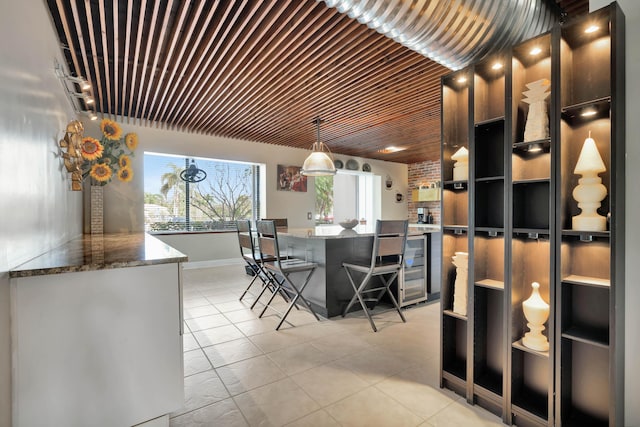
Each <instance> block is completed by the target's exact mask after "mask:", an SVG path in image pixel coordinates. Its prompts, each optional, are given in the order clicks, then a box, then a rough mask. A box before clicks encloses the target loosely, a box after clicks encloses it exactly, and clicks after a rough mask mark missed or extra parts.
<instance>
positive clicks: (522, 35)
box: [318, 0, 560, 70]
mask: <svg viewBox="0 0 640 427" xmlns="http://www.w3.org/2000/svg"><path fill="white" fill-rule="evenodd" d="M318 1H324V2H325V3H326V4H327V6H329V7H333V8H336V9H337V10H338V11H339V12H340V13H346V14H347V15H348V16H349V17H351V18H353V19H357V20H358V21H359V22H360V23H362V24H366V25H367V26H368V27H370V28H372V29H374V30H376V31H378V32H379V33H381V34H384V35H385V36H387V37H389V38H391V39H393V40H395V41H397V42H398V43H400V44H402V45H404V46H406V47H408V48H409V49H411V50H414V51H416V52H418V53H420V54H422V55H424V56H426V57H428V58H430V59H432V60H434V61H436V62H438V63H440V64H442V65H444V66H445V67H448V68H451V69H453V70H458V69H460V68H463V67H465V66H466V65H468V64H471V63H473V62H476V61H478V60H480V59H482V58H484V57H485V56H487V55H488V54H489V53H492V52H497V51H500V50H502V49H505V48H507V47H510V46H512V45H514V44H517V43H519V42H521V41H524V40H527V39H529V38H532V37H534V36H537V35H538V34H541V33H544V32H546V31H548V30H550V29H551V27H552V26H553V24H554V23H556V22H557V21H559V19H560V13H559V9H558V8H557V7H556V6H555V5H554V4H551V3H547V2H546V1H545V0H447V1H444V0H318Z"/></svg>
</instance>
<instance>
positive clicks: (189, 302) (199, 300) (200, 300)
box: [182, 296, 211, 310]
mask: <svg viewBox="0 0 640 427" xmlns="http://www.w3.org/2000/svg"><path fill="white" fill-rule="evenodd" d="M208 305H211V303H210V302H209V300H207V299H206V298H205V297H200V296H198V297H194V298H183V300H182V306H183V307H184V309H185V310H186V309H189V308H194V307H203V306H208Z"/></svg>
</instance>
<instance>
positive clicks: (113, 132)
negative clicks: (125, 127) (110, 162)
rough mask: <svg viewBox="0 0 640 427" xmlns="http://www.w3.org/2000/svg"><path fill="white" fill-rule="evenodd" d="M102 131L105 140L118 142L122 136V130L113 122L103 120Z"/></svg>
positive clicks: (101, 123)
mask: <svg viewBox="0 0 640 427" xmlns="http://www.w3.org/2000/svg"><path fill="white" fill-rule="evenodd" d="M100 130H102V134H103V135H104V136H105V138H107V139H110V140H112V141H117V140H119V139H120V137H121V136H122V128H121V127H120V125H119V124H117V123H116V122H114V121H113V120H109V119H103V120H102V122H100Z"/></svg>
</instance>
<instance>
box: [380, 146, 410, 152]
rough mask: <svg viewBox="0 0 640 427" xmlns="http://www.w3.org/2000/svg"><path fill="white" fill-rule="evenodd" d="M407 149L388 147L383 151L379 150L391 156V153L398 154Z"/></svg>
mask: <svg viewBox="0 0 640 427" xmlns="http://www.w3.org/2000/svg"><path fill="white" fill-rule="evenodd" d="M406 149H407V148H406V147H396V146H395V145H389V146H388V147H385V148H383V149H382V150H379V152H380V153H382V154H389V153H396V152H398V151H404V150H406Z"/></svg>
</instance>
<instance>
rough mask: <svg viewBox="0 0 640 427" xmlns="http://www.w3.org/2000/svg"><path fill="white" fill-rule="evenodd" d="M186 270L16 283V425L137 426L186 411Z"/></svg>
mask: <svg viewBox="0 0 640 427" xmlns="http://www.w3.org/2000/svg"><path fill="white" fill-rule="evenodd" d="M180 268H181V267H180V265H179V264H161V265H153V266H141V267H130V268H119V269H109V270H98V271H89V272H79V273H64V274H55V275H46V276H35V277H28V278H20V279H13V280H12V282H11V291H12V294H11V297H12V344H13V349H12V351H13V375H14V376H13V390H14V399H13V409H14V411H13V418H14V423H13V424H14V426H45V425H60V426H62V425H64V426H109V427H111V426H130V425H134V424H137V423H140V422H143V421H146V420H149V419H152V418H156V417H158V416H161V415H164V414H166V413H169V412H171V411H173V410H175V409H178V408H180V407H181V406H182V403H183V400H184V390H183V381H184V379H183V358H182V335H181V331H180V325H181V320H180V315H181V310H180V304H181V298H180V292H181V289H180V283H179V280H180V279H179V275H180V270H179V269H180Z"/></svg>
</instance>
